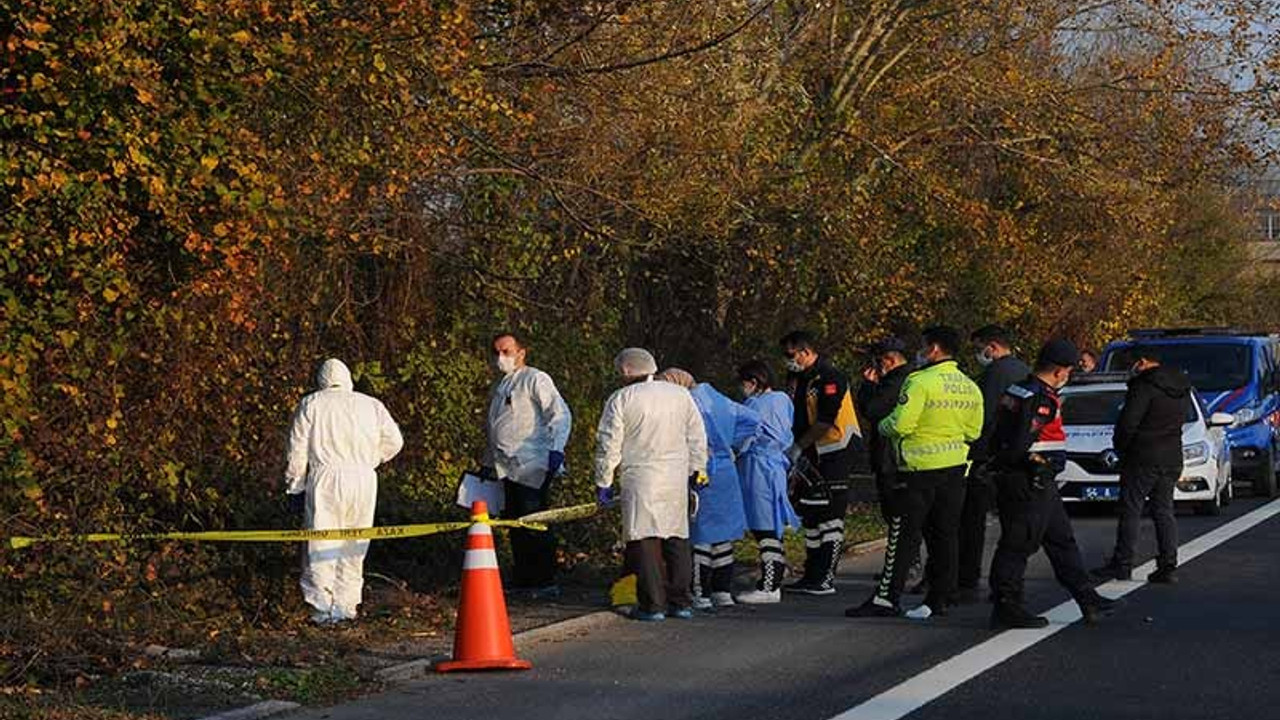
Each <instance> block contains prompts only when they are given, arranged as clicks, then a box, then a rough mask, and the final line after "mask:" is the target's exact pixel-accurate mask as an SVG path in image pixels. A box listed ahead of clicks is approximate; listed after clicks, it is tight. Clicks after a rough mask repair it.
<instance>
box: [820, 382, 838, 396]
mask: <svg viewBox="0 0 1280 720" xmlns="http://www.w3.org/2000/svg"><path fill="white" fill-rule="evenodd" d="M838 392H840V386H839V385H837V384H835V383H827V384H826V385H824V386H823V387H822V394H823V395H835V394H836V393H838Z"/></svg>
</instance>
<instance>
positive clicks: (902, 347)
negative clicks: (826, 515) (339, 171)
mask: <svg viewBox="0 0 1280 720" xmlns="http://www.w3.org/2000/svg"><path fill="white" fill-rule="evenodd" d="M868 354H869V355H870V358H869V360H870V363H869V365H868V366H867V368H866V369H865V370H863V373H862V379H863V383H862V385H860V386H859V387H858V397H857V401H856V405H857V408H858V419H859V420H860V421H861V423H862V424H864V425H865V426H866V427H865V429H864V430H863V438H864V439H865V440H866V445H867V453H868V455H869V458H870V465H871V475H872V476H873V477H874V478H875V482H876V495H877V496H878V498H879V500H880V514H881V515H882V516H883V517H884V521H885V522H886V523H888V522H889V521H890V519H891V518H892V517H893V515H894V512H893V493H894V490H895V489H896V488H897V487H898V479H897V478H898V462H897V458H896V457H895V455H896V453H895V452H894V449H893V443H890V442H888V441H886V440H885V439H884V437H883V436H881V435H880V428H879V425H880V421H881V420H884V419H885V418H887V417H889V414H890V413H892V412H893V409H894V408H895V407H897V405H898V396H899V395H901V394H902V383H903V382H904V381H906V379H907V376H908V375H910V374H911V365H910V364H909V363H908V362H907V344H906V343H904V342H903V341H901V340H899V339H898V338H893V337H891V338H887V339H885V340H882V341H880V342H878V343H876V344H875V345H872V346H871V348H870V350H869V353H868Z"/></svg>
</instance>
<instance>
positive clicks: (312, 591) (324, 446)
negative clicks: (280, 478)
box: [285, 359, 404, 620]
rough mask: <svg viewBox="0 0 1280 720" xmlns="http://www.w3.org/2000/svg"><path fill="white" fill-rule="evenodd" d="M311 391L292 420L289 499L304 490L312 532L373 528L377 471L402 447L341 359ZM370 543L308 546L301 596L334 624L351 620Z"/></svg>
mask: <svg viewBox="0 0 1280 720" xmlns="http://www.w3.org/2000/svg"><path fill="white" fill-rule="evenodd" d="M316 386H317V389H316V391H315V392H313V393H311V394H310V395H307V396H306V397H304V398H302V401H301V402H299V403H298V409H297V411H295V412H294V415H293V427H292V429H291V430H290V431H289V443H288V450H287V457H288V470H287V471H286V473H285V480H286V482H287V483H288V488H287V492H288V493H289V494H294V493H300V492H306V494H307V502H306V518H305V519H306V527H307V528H309V529H315V530H337V529H343V528H363V527H371V526H372V525H373V510H374V505H375V503H376V502H377V498H378V476H377V473H376V472H375V471H374V468H376V467H377V466H378V465H381V464H382V463H384V462H386V461H388V460H390V459H391V458H393V457H395V456H396V453H398V452H400V448H401V447H403V446H404V439H403V438H402V437H401V436H400V428H398V427H396V423H395V421H394V420H392V419H391V414H390V413H388V412H387V408H386V407H384V406H383V404H382V403H381V402H380V401H379V400H377V399H376V398H371V397H369V396H368V395H364V394H362V393H358V392H355V391H354V390H353V389H352V383H351V371H350V370H348V369H347V366H346V365H344V364H343V363H342V361H341V360H335V359H329V360H325V361H324V364H322V365H321V366H320V371H319V372H318V373H317V374H316ZM368 548H369V541H368V540H316V541H312V542H310V543H308V545H307V561H306V564H305V567H304V568H303V571H302V596H303V598H304V599H305V600H306V601H307V603H308V604H310V605H311V606H312V607H314V608H315V609H316V610H317V612H318V613H319V614H321V615H323V614H326V613H327V614H328V615H329V616H330V619H332V620H349V619H352V618H354V617H355V616H356V606H357V605H359V604H360V598H361V592H362V590H363V588H364V556H365V552H366V551H367V550H368Z"/></svg>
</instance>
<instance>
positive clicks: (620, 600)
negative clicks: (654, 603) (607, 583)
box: [609, 573, 636, 607]
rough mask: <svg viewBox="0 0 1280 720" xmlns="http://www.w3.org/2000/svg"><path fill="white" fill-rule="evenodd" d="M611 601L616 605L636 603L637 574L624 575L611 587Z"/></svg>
mask: <svg viewBox="0 0 1280 720" xmlns="http://www.w3.org/2000/svg"><path fill="white" fill-rule="evenodd" d="M609 603H610V604H611V605H613V606H614V607H622V606H624V605H635V604H636V576H635V574H634V573H632V574H631V575H624V576H622V578H620V579H618V580H617V581H616V582H614V583H613V587H611V588H609Z"/></svg>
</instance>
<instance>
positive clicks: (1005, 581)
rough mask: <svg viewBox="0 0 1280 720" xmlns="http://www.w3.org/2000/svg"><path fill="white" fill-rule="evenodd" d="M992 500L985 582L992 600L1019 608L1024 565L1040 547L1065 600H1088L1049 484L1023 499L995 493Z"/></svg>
mask: <svg viewBox="0 0 1280 720" xmlns="http://www.w3.org/2000/svg"><path fill="white" fill-rule="evenodd" d="M998 501H999V506H1000V543H999V544H998V545H996V554H995V557H994V558H992V560H991V578H990V581H991V590H992V592H994V593H995V595H996V599H997V601H999V602H1003V603H1010V604H1019V605H1020V604H1022V602H1023V594H1022V587H1023V575H1025V574H1026V571H1027V560H1028V558H1030V557H1031V556H1032V555H1034V554H1035V552H1036V551H1037V550H1039V549H1040V548H1041V547H1043V548H1044V552H1045V555H1048V556H1049V564H1050V565H1052V566H1053V574H1054V577H1056V578H1057V579H1058V582H1059V583H1060V584H1061V585H1062V586H1063V587H1065V588H1066V589H1067V591H1068V592H1070V593H1071V596H1072V597H1073V598H1075V599H1076V600H1080V599H1081V598H1085V597H1088V596H1089V595H1090V594H1091V593H1092V590H1093V586H1092V584H1091V583H1090V582H1089V573H1088V572H1086V571H1085V569H1084V562H1083V561H1082V560H1081V559H1080V548H1079V547H1078V546H1077V545H1076V536H1075V533H1074V532H1072V530H1071V520H1070V519H1069V518H1067V509H1066V508H1065V507H1064V506H1063V505H1062V496H1060V495H1058V487H1057V485H1055V484H1052V483H1050V485H1049V487H1046V488H1044V489H1043V490H1039V491H1032V492H1031V495H1030V497H1029V498H1028V499H1025V500H1021V499H1016V498H1013V497H1010V496H1008V495H1007V494H1001V495H1000V496H999V500H998Z"/></svg>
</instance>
